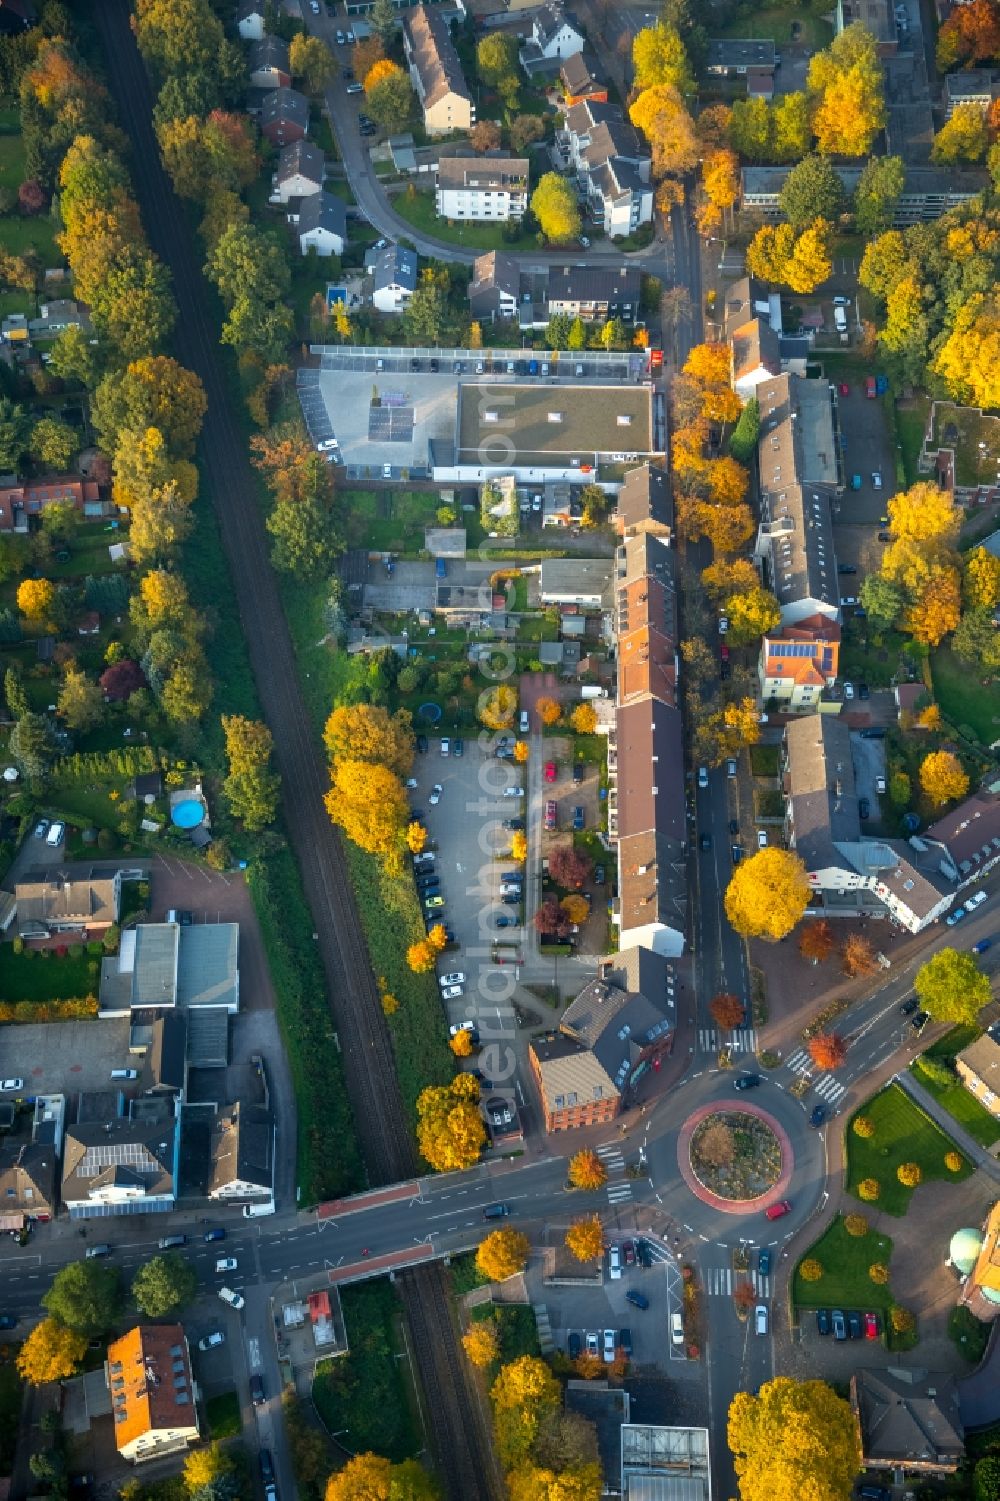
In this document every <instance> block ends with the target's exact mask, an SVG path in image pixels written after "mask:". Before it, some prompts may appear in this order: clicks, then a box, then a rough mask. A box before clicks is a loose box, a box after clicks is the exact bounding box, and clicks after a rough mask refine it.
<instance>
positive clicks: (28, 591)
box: [17, 579, 56, 621]
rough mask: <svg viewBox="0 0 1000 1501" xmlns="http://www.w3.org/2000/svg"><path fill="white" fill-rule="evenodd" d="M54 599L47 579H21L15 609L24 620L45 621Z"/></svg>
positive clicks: (51, 587)
mask: <svg viewBox="0 0 1000 1501" xmlns="http://www.w3.org/2000/svg"><path fill="white" fill-rule="evenodd" d="M55 597H56V586H55V584H53V583H52V582H51V581H50V580H49V579H23V580H22V581H21V583H20V584H18V586H17V608H18V609H19V610H20V612H21V614H22V615H23V616H24V618H25V620H32V621H37V620H47V619H48V617H49V612H50V611H51V609H52V605H53V602H54V600H55Z"/></svg>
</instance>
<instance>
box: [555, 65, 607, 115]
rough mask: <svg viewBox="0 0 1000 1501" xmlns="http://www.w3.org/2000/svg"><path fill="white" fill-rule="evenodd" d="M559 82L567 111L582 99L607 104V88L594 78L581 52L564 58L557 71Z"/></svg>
mask: <svg viewBox="0 0 1000 1501" xmlns="http://www.w3.org/2000/svg"><path fill="white" fill-rule="evenodd" d="M559 82H560V83H561V85H562V91H563V101H564V103H565V106H566V108H567V109H571V108H572V107H573V105H574V104H581V103H582V102H583V100H584V99H595V100H596V101H597V102H598V103H599V104H606V103H607V99H608V86H607V84H604V83H600V82H599V81H598V80H597V79H596V78H595V77H594V75H593V73H592V72H591V70H590V65H589V64H588V63H587V62H586V61H585V59H584V55H583V53H582V52H573V53H571V54H570V56H569V57H567V58H566V60H565V62H564V63H563V64H562V66H561V67H560V69H559Z"/></svg>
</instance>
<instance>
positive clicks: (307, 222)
mask: <svg viewBox="0 0 1000 1501" xmlns="http://www.w3.org/2000/svg"><path fill="white" fill-rule="evenodd" d="M295 235H296V238H297V239H298V242H299V249H300V250H301V252H302V254H303V255H308V254H309V252H310V250H314V251H315V252H316V254H317V255H319V256H322V257H324V258H326V257H327V256H331V255H343V253H344V246H345V245H346V244H347V209H346V207H345V206H344V200H343V199H342V198H337V197H335V196H334V194H333V193H326V192H324V191H323V190H322V189H320V191H319V192H318V193H312V194H310V196H309V197H308V198H304V199H303V200H302V204H301V206H300V208H299V212H298V217H297V218H296V220H295Z"/></svg>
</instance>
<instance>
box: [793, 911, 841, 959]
mask: <svg viewBox="0 0 1000 1501" xmlns="http://www.w3.org/2000/svg"><path fill="white" fill-rule="evenodd" d="M836 942H837V941H836V939H835V938H834V936H833V929H832V928H831V927H830V924H829V923H828V922H827V921H826V919H825V918H821V919H820V920H819V921H818V922H810V923H807V924H806V926H805V927H804V928H803V930H802V937H801V938H800V939H799V953H800V954H801V955H802V957H803V959H811V960H812V962H813V964H822V962H823V960H824V959H829V957H830V955H831V954H832V953H833V950H834V948H835V947H836Z"/></svg>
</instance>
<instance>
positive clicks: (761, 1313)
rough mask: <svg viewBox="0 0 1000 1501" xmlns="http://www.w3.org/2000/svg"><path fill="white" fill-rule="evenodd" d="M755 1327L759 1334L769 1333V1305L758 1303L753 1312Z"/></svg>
mask: <svg viewBox="0 0 1000 1501" xmlns="http://www.w3.org/2000/svg"><path fill="white" fill-rule="evenodd" d="M753 1326H754V1329H755V1330H756V1331H757V1333H758V1334H766V1333H767V1304H766V1303H758V1304H757V1307H756V1308H755V1309H754V1311H753Z"/></svg>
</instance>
